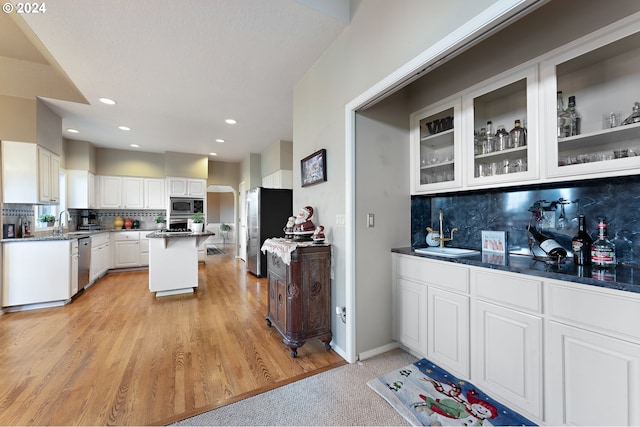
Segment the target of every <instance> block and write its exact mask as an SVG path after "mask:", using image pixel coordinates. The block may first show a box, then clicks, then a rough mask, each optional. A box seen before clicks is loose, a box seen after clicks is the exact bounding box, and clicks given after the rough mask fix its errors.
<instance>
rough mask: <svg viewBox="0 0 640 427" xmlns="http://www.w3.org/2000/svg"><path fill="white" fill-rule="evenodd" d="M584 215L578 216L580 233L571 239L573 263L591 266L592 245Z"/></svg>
mask: <svg viewBox="0 0 640 427" xmlns="http://www.w3.org/2000/svg"><path fill="white" fill-rule="evenodd" d="M592 243H593V239H591V236H589V234H588V233H587V226H586V220H585V217H584V215H578V233H577V234H576V235H575V236H573V239H571V249H572V251H573V262H574V263H575V264H576V265H591V244H592Z"/></svg>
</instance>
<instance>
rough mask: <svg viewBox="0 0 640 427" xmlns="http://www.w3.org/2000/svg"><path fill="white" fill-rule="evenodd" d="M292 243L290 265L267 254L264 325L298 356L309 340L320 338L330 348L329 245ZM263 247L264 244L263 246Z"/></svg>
mask: <svg viewBox="0 0 640 427" xmlns="http://www.w3.org/2000/svg"><path fill="white" fill-rule="evenodd" d="M278 243H279V245H286V244H291V245H294V246H295V249H293V251H292V252H291V262H290V263H289V264H286V263H285V262H284V261H283V259H282V258H280V256H279V255H277V254H276V253H273V252H270V251H269V253H268V255H267V286H268V296H269V298H268V312H267V315H266V316H265V318H266V320H267V326H272V325H273V326H274V327H275V328H276V329H277V330H278V332H280V334H281V335H282V336H283V338H284V340H283V341H284V344H285V345H286V346H287V347H289V348H290V349H291V357H294V358H295V357H298V348H300V347H302V346H303V345H304V343H305V342H306V341H308V340H310V339H319V340H320V341H322V342H323V343H324V347H325V349H326V350H330V349H331V345H330V342H331V337H332V333H331V320H332V312H331V277H330V276H331V245H328V244H322V245H318V244H313V245H312V246H311V245H308V244H304V243H299V242H298V243H294V242H290V243H287V242H286V241H284V242H283V241H279V242H278ZM265 245H266V243H265Z"/></svg>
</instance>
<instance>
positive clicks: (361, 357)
mask: <svg viewBox="0 0 640 427" xmlns="http://www.w3.org/2000/svg"><path fill="white" fill-rule="evenodd" d="M396 348H400V344H398V343H397V342H395V341H394V342H392V343H389V344H385V345H383V346H382V347H378V348H374V349H371V350H367V351H363V352H362V353H360V354H359V355H358V360H366V359H371V358H372V357H375V356H378V355H379V354H383V353H386V352H387V351H391V350H395V349H396Z"/></svg>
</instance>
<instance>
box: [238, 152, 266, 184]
mask: <svg viewBox="0 0 640 427" xmlns="http://www.w3.org/2000/svg"><path fill="white" fill-rule="evenodd" d="M240 182H244V187H245V189H246V190H248V189H250V188H253V187H260V186H261V185H262V168H261V160H260V154H256V153H250V154H249V155H248V156H247V157H245V158H244V160H242V162H241V163H240Z"/></svg>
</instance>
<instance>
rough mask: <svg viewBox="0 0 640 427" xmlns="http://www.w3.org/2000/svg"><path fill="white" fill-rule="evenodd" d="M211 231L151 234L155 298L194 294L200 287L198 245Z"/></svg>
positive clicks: (150, 274)
mask: <svg viewBox="0 0 640 427" xmlns="http://www.w3.org/2000/svg"><path fill="white" fill-rule="evenodd" d="M209 235H210V234H195V233H194V234H192V235H180V236H178V235H176V236H175V237H174V236H171V235H170V234H169V233H167V234H164V235H162V234H161V233H153V234H152V235H149V236H148V237H149V290H150V291H151V292H155V293H156V297H162V296H168V295H177V294H185V293H193V291H194V289H195V288H197V287H198V246H199V244H200V243H201V242H202V240H203V239H206V238H207V237H209Z"/></svg>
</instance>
